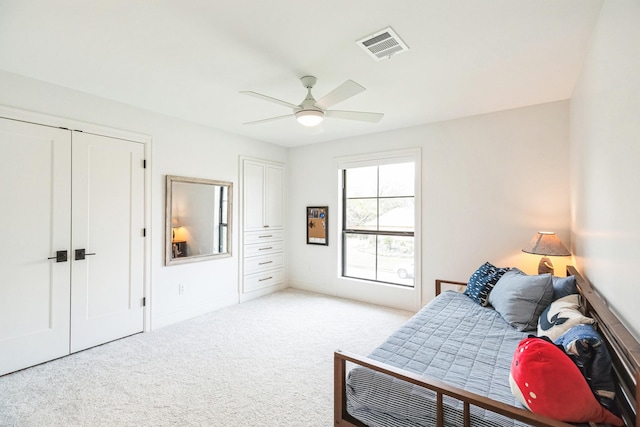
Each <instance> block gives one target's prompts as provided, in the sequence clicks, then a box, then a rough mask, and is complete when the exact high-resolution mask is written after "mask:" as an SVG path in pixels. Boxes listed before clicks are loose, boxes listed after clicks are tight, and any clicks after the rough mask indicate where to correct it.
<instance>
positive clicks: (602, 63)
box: [570, 0, 640, 339]
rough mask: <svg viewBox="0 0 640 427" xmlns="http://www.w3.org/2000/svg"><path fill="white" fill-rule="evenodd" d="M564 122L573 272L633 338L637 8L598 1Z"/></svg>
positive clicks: (638, 253) (638, 136)
mask: <svg viewBox="0 0 640 427" xmlns="http://www.w3.org/2000/svg"><path fill="white" fill-rule="evenodd" d="M570 120H571V122H570V123H571V125H570V128H571V167H572V172H571V178H572V188H571V193H572V231H573V240H574V243H573V245H574V251H575V253H576V254H577V256H578V258H577V261H578V267H579V268H580V269H581V270H582V272H583V273H584V274H585V276H586V277H587V278H588V279H589V280H590V281H591V282H592V283H593V285H594V286H595V287H596V288H597V289H598V291H600V293H601V294H602V295H603V296H604V297H605V299H606V300H608V301H609V303H610V304H611V305H612V307H613V309H614V311H616V312H617V313H618V315H619V316H621V317H622V319H623V321H624V322H625V323H626V324H627V326H628V327H629V328H630V329H632V331H633V333H635V335H636V337H638V338H639V339H640V320H638V315H637V310H638V302H639V301H640V284H639V283H638V272H637V271H635V269H636V268H638V261H639V260H640V192H639V188H640V2H638V1H636V0H608V1H606V2H605V4H604V6H603V8H602V11H601V15H600V18H599V21H598V23H597V26H596V28H595V32H594V34H593V37H592V40H591V46H590V49H589V53H588V55H587V57H586V59H585V64H584V66H583V70H582V73H581V75H580V78H579V81H578V84H577V85H576V88H575V91H574V95H573V97H572V100H571V119H570Z"/></svg>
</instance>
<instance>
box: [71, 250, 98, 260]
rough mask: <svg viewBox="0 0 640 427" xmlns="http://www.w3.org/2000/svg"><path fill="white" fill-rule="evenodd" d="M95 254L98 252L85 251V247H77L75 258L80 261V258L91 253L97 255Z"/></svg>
mask: <svg viewBox="0 0 640 427" xmlns="http://www.w3.org/2000/svg"><path fill="white" fill-rule="evenodd" d="M95 254H96V253H95V252H92V253H89V254H88V253H86V252H85V249H76V257H75V260H76V261H80V260H83V259H84V258H85V257H87V256H89V255H95Z"/></svg>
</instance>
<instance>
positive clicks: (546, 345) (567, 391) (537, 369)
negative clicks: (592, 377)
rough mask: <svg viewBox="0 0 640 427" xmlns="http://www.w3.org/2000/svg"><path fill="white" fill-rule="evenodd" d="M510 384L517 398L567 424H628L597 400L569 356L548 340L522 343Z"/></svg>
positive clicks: (545, 414)
mask: <svg viewBox="0 0 640 427" xmlns="http://www.w3.org/2000/svg"><path fill="white" fill-rule="evenodd" d="M509 383H510V385H511V392H512V393H513V395H514V396H515V397H516V399H517V400H518V401H519V402H520V403H522V404H523V405H524V406H525V407H526V408H527V409H529V410H530V411H531V412H535V413H536V414H540V415H544V416H547V417H550V418H554V419H556V420H560V421H564V422H567V423H588V422H594V423H602V422H604V423H610V424H613V425H615V426H622V425H624V423H623V422H622V420H621V419H620V418H618V417H616V416H615V415H613V414H612V413H611V412H609V411H608V410H606V409H605V408H603V407H602V406H601V405H600V403H599V402H598V401H597V400H596V398H595V397H594V395H593V392H592V391H591V389H590V388H589V384H587V381H586V380H585V379H584V377H583V376H582V374H581V373H580V370H579V369H578V367H577V366H576V365H575V363H573V361H572V360H571V359H570V358H569V356H567V355H566V354H565V352H564V351H562V349H560V348H558V347H556V346H555V345H554V344H553V343H551V342H549V341H546V340H544V339H541V338H535V337H533V338H526V339H524V340H522V341H521V342H520V344H519V345H518V348H517V349H516V352H515V354H514V355H513V361H512V362H511V372H510V374H509Z"/></svg>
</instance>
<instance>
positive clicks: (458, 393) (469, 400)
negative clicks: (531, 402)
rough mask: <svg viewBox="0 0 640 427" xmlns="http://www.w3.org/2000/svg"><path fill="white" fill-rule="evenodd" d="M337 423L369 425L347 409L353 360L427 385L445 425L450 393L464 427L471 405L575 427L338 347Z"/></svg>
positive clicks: (547, 426) (540, 426)
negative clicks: (445, 403)
mask: <svg viewBox="0 0 640 427" xmlns="http://www.w3.org/2000/svg"><path fill="white" fill-rule="evenodd" d="M333 360H334V394H335V396H334V426H335V427H367V426H366V425H365V424H363V423H361V422H360V421H358V420H357V419H355V418H353V417H352V416H351V415H349V413H348V412H347V400H346V374H347V372H346V370H347V366H346V364H347V362H351V363H354V364H356V365H359V366H364V367H366V368H369V369H372V370H374V371H377V372H382V373H384V374H387V375H391V376H392V377H394V378H398V379H400V380H403V381H407V382H409V383H411V384H415V385H417V386H420V387H424V388H427V389H429V390H432V391H434V392H435V393H436V396H437V398H436V399H437V405H436V407H437V414H436V418H437V424H436V426H437V427H442V426H443V425H444V421H443V419H444V415H443V414H444V407H443V397H444V396H450V397H452V398H454V399H457V400H459V401H461V402H463V405H464V427H470V426H471V415H470V414H471V406H477V407H480V408H483V409H485V410H488V411H491V412H494V413H496V414H500V415H504V416H506V417H509V418H512V419H515V420H518V421H522V422H525V423H527V424H530V425H532V426H537V427H573V426H572V425H571V424H567V423H563V422H561V421H556V420H554V419H551V418H548V417H543V416H541V415H538V414H535V413H533V412H529V411H527V410H524V409H520V408H516V407H515V406H511V405H507V404H505V403H502V402H498V401H496V400H493V399H489V398H487V397H484V396H480V395H478V394H475V393H470V392H468V391H466V390H463V389H461V388H458V387H453V386H450V385H448V384H445V383H443V382H441V381H438V380H435V379H431V378H426V377H423V376H421V375H417V374H414V373H412V372H409V371H406V370H404V369H399V368H396V367H394V366H391V365H387V364H384V363H381V362H378V361H376V360H373V359H369V358H368V357H363V356H359V355H357V354H354V353H350V352H346V351H341V350H338V351H336V352H335V353H334V359H333Z"/></svg>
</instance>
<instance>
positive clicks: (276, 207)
mask: <svg viewBox="0 0 640 427" xmlns="http://www.w3.org/2000/svg"><path fill="white" fill-rule="evenodd" d="M265 175H266V177H265V181H266V184H265V191H266V194H267V196H266V197H265V221H266V223H267V224H268V225H269V227H270V228H282V227H283V226H284V221H283V219H284V212H283V210H284V206H283V200H284V194H283V188H284V187H283V185H284V171H283V170H282V168H281V167H277V166H271V165H267V166H266V170H265Z"/></svg>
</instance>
